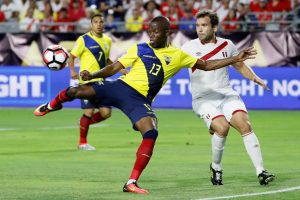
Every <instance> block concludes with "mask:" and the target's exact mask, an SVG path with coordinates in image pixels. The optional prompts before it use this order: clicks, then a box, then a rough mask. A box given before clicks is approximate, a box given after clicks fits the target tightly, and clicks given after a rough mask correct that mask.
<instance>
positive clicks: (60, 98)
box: [49, 88, 73, 108]
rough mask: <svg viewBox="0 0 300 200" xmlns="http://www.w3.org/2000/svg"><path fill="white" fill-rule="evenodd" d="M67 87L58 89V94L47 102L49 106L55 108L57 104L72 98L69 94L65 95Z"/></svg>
mask: <svg viewBox="0 0 300 200" xmlns="http://www.w3.org/2000/svg"><path fill="white" fill-rule="evenodd" d="M68 89H69V88H67V89H64V90H62V91H60V92H59V93H58V95H57V96H56V97H55V98H54V99H52V100H51V101H50V103H49V104H50V107H51V108H57V107H59V105H61V104H62V103H64V102H67V101H72V100H73V98H71V97H69V96H68V95H67V91H68Z"/></svg>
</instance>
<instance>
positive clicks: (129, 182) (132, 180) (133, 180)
mask: <svg viewBox="0 0 300 200" xmlns="http://www.w3.org/2000/svg"><path fill="white" fill-rule="evenodd" d="M133 182H136V180H135V179H129V180H128V181H127V183H126V185H129V184H131V183H133Z"/></svg>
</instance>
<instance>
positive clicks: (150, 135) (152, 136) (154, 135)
mask: <svg viewBox="0 0 300 200" xmlns="http://www.w3.org/2000/svg"><path fill="white" fill-rule="evenodd" d="M157 137H158V131H157V130H155V129H152V130H149V131H147V132H146V133H144V134H143V139H153V140H156V138H157Z"/></svg>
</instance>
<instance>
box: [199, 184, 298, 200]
mask: <svg viewBox="0 0 300 200" xmlns="http://www.w3.org/2000/svg"><path fill="white" fill-rule="evenodd" d="M294 190H300V186H296V187H291V188H286V189H280V190H272V191H268V192H258V193H246V194H238V195H232V196H221V197H209V198H204V199H195V200H217V199H233V198H238V197H250V196H259V195H267V194H276V193H281V192H290V191H294Z"/></svg>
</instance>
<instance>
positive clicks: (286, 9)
mask: <svg viewBox="0 0 300 200" xmlns="http://www.w3.org/2000/svg"><path fill="white" fill-rule="evenodd" d="M0 5H1V6H0V116H1V119H0V135H1V140H3V143H2V144H1V145H0V160H1V163H2V164H1V167H0V171H1V173H0V180H2V181H1V182H2V183H5V184H2V186H1V187H0V199H79V198H83V197H84V199H121V198H122V199H126V198H130V199H138V197H133V196H128V197H127V196H124V194H122V193H121V192H118V191H120V188H121V187H122V181H124V180H126V178H127V174H128V173H129V170H130V167H131V165H132V163H131V162H130V161H132V160H133V158H134V152H135V148H136V146H137V144H138V139H139V138H138V137H137V136H136V135H134V134H130V135H127V134H126V135H125V137H126V138H125V137H124V136H123V134H122V132H125V133H128V132H133V131H132V130H130V124H129V121H128V120H127V119H126V118H125V117H124V116H123V115H122V114H121V113H120V112H118V111H114V113H115V114H113V117H112V119H110V120H109V121H108V122H105V123H104V125H103V127H101V126H100V127H95V128H91V129H92V130H91V133H90V137H91V139H90V140H94V141H95V144H96V147H97V148H98V149H99V150H98V152H97V154H89V153H88V152H81V153H78V154H77V153H75V148H76V145H75V143H76V140H77V132H78V130H77V127H76V126H75V125H76V122H77V120H78V117H79V116H80V113H81V111H80V109H79V103H78V101H75V102H72V103H68V104H67V105H66V106H67V107H69V108H71V109H69V110H67V111H64V112H59V114H56V113H55V114H53V115H52V114H51V115H50V117H48V118H46V119H44V118H43V119H40V118H39V119H36V118H34V117H33V116H32V115H33V114H32V111H33V108H34V107H35V106H37V105H39V104H41V103H44V102H47V101H49V100H50V99H51V98H53V96H54V95H55V94H56V93H57V92H58V91H59V90H61V89H62V88H65V87H67V86H69V85H73V84H76V83H74V82H73V81H71V79H70V73H69V69H68V68H67V67H66V68H65V69H64V70H62V71H58V72H53V71H50V70H48V69H47V68H46V67H45V66H44V64H43V62H42V58H41V54H42V51H43V49H45V48H46V47H47V46H48V45H50V44H60V45H62V46H64V47H65V48H67V49H68V50H71V49H72V47H73V45H74V42H75V40H76V39H77V37H78V36H79V35H80V34H82V33H84V32H86V31H88V30H89V24H90V20H89V17H90V16H91V15H92V14H93V13H97V12H101V13H104V15H105V21H106V27H105V29H106V34H107V35H108V36H110V37H111V38H112V39H113V45H112V50H111V58H112V59H117V58H118V57H119V56H121V55H122V54H123V53H124V52H125V51H126V50H127V49H128V47H129V46H130V45H131V44H134V43H136V42H141V41H147V40H148V36H147V33H146V32H145V29H147V26H148V22H149V21H150V20H151V18H153V17H154V16H157V15H160V14H162V15H165V16H167V17H168V18H169V19H170V21H171V22H172V31H173V33H172V36H171V42H172V44H173V45H175V46H178V47H180V46H181V45H182V44H183V43H184V42H185V41H187V40H189V39H192V38H195V37H197V35H196V33H195V31H194V28H195V27H194V22H195V19H194V18H193V15H194V14H195V13H196V12H197V11H198V10H199V9H206V8H208V9H212V10H215V11H216V12H217V13H218V15H219V16H220V21H221V22H220V26H219V32H218V34H219V35H220V36H222V37H225V38H229V39H231V40H232V41H233V42H234V43H235V44H236V45H237V47H238V48H239V49H242V48H245V47H248V46H254V47H255V48H256V49H257V50H258V53H259V55H258V57H257V59H255V60H253V61H251V62H248V64H249V65H250V66H251V67H253V69H254V71H255V72H256V73H257V74H258V75H259V76H260V77H262V78H263V79H264V80H265V81H267V83H268V86H269V87H270V89H271V90H270V91H264V90H262V88H259V87H258V86H257V85H255V84H253V83H252V82H250V81H248V80H246V79H244V78H243V77H241V76H240V75H239V74H238V73H237V72H236V71H235V70H234V69H231V68H230V69H229V71H230V76H231V84H232V87H233V88H234V89H236V90H237V91H238V92H239V93H240V95H241V97H242V98H243V100H244V101H245V103H246V106H247V107H248V109H249V110H250V117H251V119H252V123H253V126H254V128H255V129H256V130H257V132H258V135H259V138H260V142H261V143H262V146H263V153H264V156H265V160H266V164H267V165H268V166H270V167H269V168H270V169H272V171H274V172H275V173H276V175H279V176H278V177H279V178H278V179H279V180H278V182H275V183H274V186H273V187H269V188H260V187H258V185H257V184H258V183H257V181H256V177H253V171H252V166H251V164H250V161H249V159H248V158H247V155H246V153H245V152H244V149H243V148H242V143H241V142H240V140H239V139H240V138H239V137H238V136H237V134H235V135H232V138H231V139H230V140H231V143H234V144H238V145H228V147H227V148H228V149H227V150H226V151H227V152H225V154H229V156H226V155H225V159H224V163H225V164H226V163H227V164H228V165H227V164H226V165H227V168H226V167H225V168H224V170H225V171H226V170H227V172H225V173H227V174H228V176H229V177H226V174H225V178H224V179H225V182H227V183H228V184H229V186H230V185H231V188H230V187H224V188H222V189H220V190H215V189H214V188H212V187H211V186H210V185H209V182H208V176H209V174H208V172H207V171H208V169H207V168H208V166H207V163H209V162H210V156H209V152H210V144H209V143H210V139H209V135H208V134H206V132H207V131H206V128H205V126H204V124H203V123H202V122H201V121H200V120H199V119H197V118H196V117H195V116H194V114H193V113H192V111H191V109H190V108H191V95H190V92H189V78H188V72H187V71H184V70H183V71H181V72H180V73H178V74H177V75H176V76H175V77H173V78H172V79H171V80H170V81H169V82H168V83H167V84H166V85H165V86H164V88H163V89H162V90H161V92H160V93H159V95H158V97H157V99H156V102H155V103H154V105H153V106H154V107H155V108H157V109H158V108H168V109H169V108H172V110H158V114H159V117H160V118H162V119H161V121H160V133H161V135H162V136H160V140H159V141H160V142H159V143H158V147H157V152H156V154H155V157H154V159H153V160H152V161H151V162H152V163H151V164H150V165H149V170H147V171H146V172H145V177H143V179H142V180H143V183H144V185H145V187H146V188H147V187H149V188H153V191H154V193H156V194H155V195H154V196H152V197H149V199H199V198H205V197H211V196H224V195H225V196H226V195H238V194H241V193H256V192H262V193H263V192H266V191H275V193H272V194H271V195H269V196H268V197H264V199H297V198H299V196H300V193H299V188H298V189H296V191H293V192H291V193H289V195H284V194H278V193H279V192H278V191H280V190H281V189H284V188H286V187H290V188H292V187H299V183H300V176H299V172H300V171H299V165H300V163H299V161H298V160H299V159H298V158H297V155H299V153H300V151H299V148H298V146H299V142H300V139H299V128H300V127H299V123H297V120H299V119H300V114H299V110H300V67H299V66H300V33H299V32H300V1H299V0H281V1H279V0H177V1H176V0H167V1H164V0H155V1H153V0H150V1H143V0H136V1H128V0H123V1H122V0H114V1H109V0H107V1H100V0H86V1H84V0H50V1H48V0H36V1H34V0H0ZM77 65H78V63H77ZM113 78H116V77H113ZM25 107H27V108H25ZM173 109H174V110H173ZM179 109H181V110H179ZM257 110H262V111H257ZM266 110H268V111H266ZM274 110H277V111H274ZM116 125H117V126H116ZM123 125H124V126H123ZM179 125H180V126H179ZM174 129H176V130H174ZM93 132H94V133H93ZM99 132H100V133H99ZM103 132H105V133H104V134H102V133H103ZM54 137H55V138H54ZM120 138H122V139H120ZM124 138H125V139H124ZM97 142H98V146H97ZM297 145H298V146H297ZM111 149H116V151H114V152H113V153H112V152H111V151H110V150H111ZM174 149H178V152H176V153H175V152H174ZM101 152H105V153H111V157H106V156H104V155H103V154H101ZM121 152H123V153H121ZM237 152H238V153H237ZM239 152H242V153H239ZM127 153H128V154H127ZM74 154H75V155H74ZM99 154H100V155H99ZM96 155H97V156H96ZM129 155H130V156H129ZM176 155H177V156H179V157H180V158H181V159H183V162H179V163H178V160H180V159H178V157H176ZM95 156H96V158H95ZM99 156H100V157H99ZM124 157H126V160H124V159H123V158H124ZM238 161H239V162H238ZM82 162H84V163H82ZM87 163H90V164H91V165H90V166H89V164H87ZM168 163H170V166H169V167H168V166H166V165H168ZM84 164H87V165H88V166H84ZM123 164H124V165H123ZM225 164H224V166H226V165H225ZM52 166H53V167H52ZM107 166H111V167H107ZM120 166H124V168H122V169H120ZM171 166H174V168H173V167H172V168H171ZM232 166H236V167H237V169H241V170H240V172H241V178H237V175H236V171H235V170H234V168H232ZM286 166H288V167H286ZM55 167H57V168H58V169H57V168H55ZM85 168H87V169H85ZM109 168H110V169H109ZM99 169H100V170H101V171H100V172H99ZM162 169H164V170H162ZM182 169H186V170H189V171H188V172H184V173H183V172H182ZM89 170H90V171H89ZM118 170H120V171H118ZM81 171H83V172H82V173H81ZM86 171H89V172H86ZM117 171H118V172H117ZM78 172H79V173H78ZM98 173H99V174H98ZM182 173H183V174H182ZM95 174H97V175H95ZM199 174H200V175H199ZM94 175H95V176H94ZM251 177H253V178H251ZM161 178H162V179H163V180H164V181H162V180H161ZM165 179H167V180H165ZM82 180H84V181H83V182H84V184H86V186H84V184H83V187H82V185H81V183H80V182H82ZM101 180H102V182H101ZM85 181H86V182H85ZM159 181H162V182H159ZM106 183H109V184H111V185H107V184H106ZM227 183H226V184H227ZM158 185H161V187H160V186H158ZM241 185H243V186H244V187H243V189H241V188H240V186H241ZM110 186H111V187H110ZM199 186H200V187H199ZM191 188H193V189H191ZM245 188H248V189H245ZM174 190H175V191H174ZM192 190H193V191H192ZM18 191H20V192H18ZM105 191H106V192H105ZM150 191H151V190H150ZM276 191H277V192H276ZM99 195H100V197H99ZM258 199H259V198H258Z"/></svg>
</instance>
